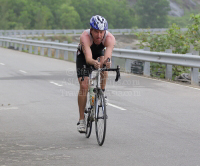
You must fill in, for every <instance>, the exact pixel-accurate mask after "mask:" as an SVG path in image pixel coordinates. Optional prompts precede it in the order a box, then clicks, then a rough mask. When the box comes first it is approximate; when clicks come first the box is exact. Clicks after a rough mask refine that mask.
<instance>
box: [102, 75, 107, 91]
mask: <svg viewBox="0 0 200 166" xmlns="http://www.w3.org/2000/svg"><path fill="white" fill-rule="evenodd" d="M107 78H108V72H107V71H103V72H102V73H101V89H103V90H105V88H106V80H107Z"/></svg>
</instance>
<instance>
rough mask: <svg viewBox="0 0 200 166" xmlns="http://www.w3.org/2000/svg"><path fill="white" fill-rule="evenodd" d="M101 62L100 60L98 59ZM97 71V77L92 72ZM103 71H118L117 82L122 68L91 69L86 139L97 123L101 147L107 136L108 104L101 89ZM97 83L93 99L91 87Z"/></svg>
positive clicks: (86, 110)
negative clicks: (93, 125)
mask: <svg viewBox="0 0 200 166" xmlns="http://www.w3.org/2000/svg"><path fill="white" fill-rule="evenodd" d="M98 61H99V59H98ZM85 71H86V66H84V68H83V72H85ZM93 71H97V73H96V76H95V77H93V76H92V72H93ZM103 71H116V79H115V81H116V82H117V81H118V80H119V78H120V67H119V66H117V68H109V69H107V68H105V66H104V67H103V68H99V69H97V70H96V69H93V68H90V71H89V86H88V87H89V88H88V92H87V102H86V107H85V112H84V115H85V121H86V133H85V136H86V138H89V137H90V135H91V131H92V122H95V131H96V138H97V142H98V144H99V145H100V146H102V145H103V143H104V140H105V135H106V119H107V114H106V103H105V96H104V93H103V91H102V89H101V87H100V73H101V72H103ZM81 80H82V81H83V80H84V76H82V79H81ZM94 80H95V81H96V88H94V89H93V92H94V94H95V97H94V99H91V98H90V97H91V96H90V93H91V92H90V87H91V86H92V83H93V81H94ZM91 100H93V101H94V104H93V103H92V102H91Z"/></svg>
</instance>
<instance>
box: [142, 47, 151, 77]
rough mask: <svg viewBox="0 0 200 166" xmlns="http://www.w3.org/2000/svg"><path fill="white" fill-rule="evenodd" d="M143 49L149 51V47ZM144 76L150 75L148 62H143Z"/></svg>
mask: <svg viewBox="0 0 200 166" xmlns="http://www.w3.org/2000/svg"><path fill="white" fill-rule="evenodd" d="M144 51H150V48H149V47H145V48H144ZM143 75H144V76H150V62H146V61H145V62H144V69H143Z"/></svg>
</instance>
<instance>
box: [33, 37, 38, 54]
mask: <svg viewBox="0 0 200 166" xmlns="http://www.w3.org/2000/svg"><path fill="white" fill-rule="evenodd" d="M34 40H38V39H34ZM34 54H36V55H38V47H37V46H34Z"/></svg>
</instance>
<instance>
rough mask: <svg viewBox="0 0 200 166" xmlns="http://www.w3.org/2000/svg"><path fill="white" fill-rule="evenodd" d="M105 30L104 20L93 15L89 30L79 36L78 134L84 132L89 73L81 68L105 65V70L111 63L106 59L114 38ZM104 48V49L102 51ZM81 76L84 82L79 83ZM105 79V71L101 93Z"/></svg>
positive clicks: (106, 74) (109, 53) (112, 46)
mask: <svg viewBox="0 0 200 166" xmlns="http://www.w3.org/2000/svg"><path fill="white" fill-rule="evenodd" d="M107 29H108V23H107V21H106V19H105V18H104V17H102V16H100V15H95V16H92V18H91V19H90V29H87V30H85V31H84V32H83V33H82V34H81V36H80V44H79V46H78V49H77V60H76V69H77V77H78V81H79V84H80V90H79V93H78V106H79V114H80V118H79V122H78V123H77V129H78V131H79V132H80V133H85V132H86V125H85V120H84V109H85V105H86V101H87V91H88V80H89V72H85V73H83V72H82V68H83V65H86V69H88V68H89V67H90V66H93V67H94V68H96V69H98V68H100V67H102V66H103V64H105V65H106V67H107V68H110V65H111V62H108V58H110V59H111V56H112V51H113V48H114V45H115V37H114V36H113V35H112V34H111V33H110V32H108V31H107ZM105 47H106V49H104V48H105ZM98 57H100V62H98V61H97V58H98ZM87 71H88V70H87ZM83 75H84V81H81V79H82V76H83ZM107 77H108V72H106V71H105V72H103V73H102V74H101V80H102V81H101V89H102V91H103V92H104V91H105V86H106V79H107Z"/></svg>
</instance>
